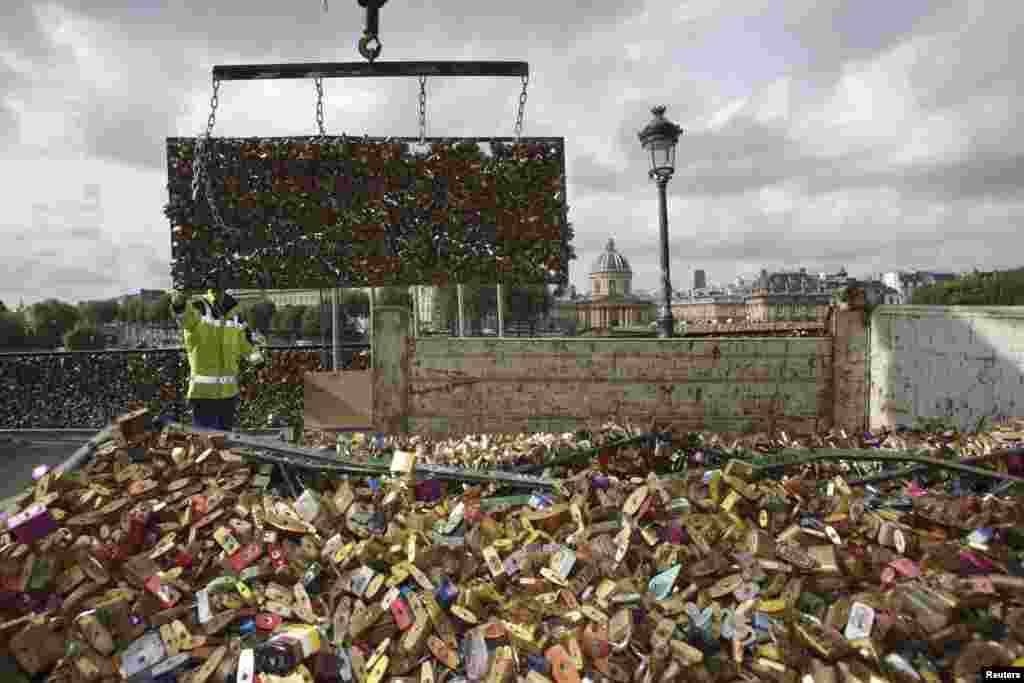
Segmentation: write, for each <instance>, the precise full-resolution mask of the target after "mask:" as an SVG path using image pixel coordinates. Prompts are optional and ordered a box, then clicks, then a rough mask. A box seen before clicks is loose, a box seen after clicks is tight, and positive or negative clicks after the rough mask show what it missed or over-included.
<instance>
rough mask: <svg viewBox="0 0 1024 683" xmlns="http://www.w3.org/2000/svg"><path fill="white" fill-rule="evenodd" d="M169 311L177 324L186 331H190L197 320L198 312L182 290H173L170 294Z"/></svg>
mask: <svg viewBox="0 0 1024 683" xmlns="http://www.w3.org/2000/svg"><path fill="white" fill-rule="evenodd" d="M171 313H172V314H173V315H174V320H175V321H176V322H177V323H178V325H179V326H180V327H181V328H182V329H184V330H186V331H187V332H191V331H192V330H193V329H194V328H195V326H196V323H197V322H198V321H199V313H198V312H196V309H195V307H194V306H192V305H191V303H190V302H189V300H188V297H187V296H185V293H184V292H175V293H174V294H173V295H172V296H171Z"/></svg>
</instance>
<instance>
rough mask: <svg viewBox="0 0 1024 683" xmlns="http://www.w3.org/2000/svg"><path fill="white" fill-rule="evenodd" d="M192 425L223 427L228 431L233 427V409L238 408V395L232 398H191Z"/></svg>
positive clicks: (209, 427) (210, 427)
mask: <svg viewBox="0 0 1024 683" xmlns="http://www.w3.org/2000/svg"><path fill="white" fill-rule="evenodd" d="M189 404H191V406H192V426H194V427H204V428H206V429H223V430H224V431H230V430H232V429H234V427H235V411H236V409H237V408H238V397H237V396H234V397H232V398H193V399H190V400H189Z"/></svg>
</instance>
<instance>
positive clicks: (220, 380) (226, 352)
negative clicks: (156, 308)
mask: <svg viewBox="0 0 1024 683" xmlns="http://www.w3.org/2000/svg"><path fill="white" fill-rule="evenodd" d="M236 306H237V302H236V301H235V300H234V299H233V298H231V297H227V298H226V303H225V306H224V307H225V308H226V309H227V310H226V311H225V312H223V314H221V312H220V311H217V310H216V308H215V307H214V306H213V305H212V304H211V303H210V302H209V301H207V300H206V299H203V298H195V299H192V300H191V301H188V302H187V303H186V304H185V305H184V307H183V308H181V309H175V308H174V306H173V304H172V312H173V313H174V317H175V320H177V321H178V325H180V326H181V329H182V336H183V337H184V342H185V353H186V354H187V355H188V365H189V368H190V371H191V374H190V377H189V383H188V398H189V399H194V398H199V399H203V398H232V397H234V396H237V395H238V361H239V359H240V358H241V357H242V356H243V355H248V354H250V353H252V352H253V351H254V350H256V345H255V343H254V341H255V339H254V337H253V335H252V333H251V331H250V330H249V327H248V325H246V324H245V323H244V322H242V321H241V320H239V319H238V316H237V315H232V312H233V311H234V309H235V307H236Z"/></svg>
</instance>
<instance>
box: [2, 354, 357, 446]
mask: <svg viewBox="0 0 1024 683" xmlns="http://www.w3.org/2000/svg"><path fill="white" fill-rule="evenodd" d="M369 348H370V345H369V344H345V345H342V350H343V354H342V360H343V364H342V368H340V369H345V368H346V367H349V366H350V365H351V363H352V362H353V361H354V360H355V359H356V357H357V354H358V353H359V352H361V351H369ZM267 350H268V352H269V355H270V358H268V359H267V361H266V363H265V364H264V367H270V368H274V367H277V366H280V367H285V368H288V367H289V360H291V359H294V358H295V357H296V356H297V357H298V358H299V359H300V360H303V362H304V365H305V366H306V367H312V368H313V369H315V370H323V369H326V368H328V367H330V366H329V358H330V346H329V345H326V346H325V345H322V344H319V345H312V346H302V347H295V346H269V347H267ZM259 369H260V368H259V366H253V365H251V364H249V363H247V362H245V361H243V362H242V364H241V367H240V369H239V389H240V391H241V392H244V391H245V390H246V388H247V387H248V386H252V385H254V384H256V383H258V381H259ZM188 374H189V373H188V359H187V358H186V356H185V351H184V349H182V348H180V347H169V348H158V349H109V350H92V351H30V352H2V353H0V428H2V429H19V430H21V429H69V428H74V429H90V428H91V429H93V430H95V429H100V428H102V427H103V426H104V425H107V424H109V423H110V422H111V421H112V420H113V419H114V418H116V417H117V416H119V415H122V414H124V413H125V412H128V411H129V410H132V409H133V408H135V407H140V406H143V405H145V406H146V407H150V408H151V409H155V410H157V411H158V412H160V413H162V414H167V415H170V416H173V417H174V418H175V419H178V420H182V419H185V418H184V416H185V415H186V414H187V413H188V412H189V408H188V402H187V399H186V394H187V390H188ZM260 393H266V394H267V395H268V396H270V397H271V398H269V399H268V400H264V401H261V403H260V408H261V411H265V412H272V413H274V414H276V415H290V414H293V413H295V411H296V406H295V405H294V404H295V402H296V396H297V399H298V401H299V402H300V403H301V397H302V384H301V380H300V381H298V382H297V383H292V384H291V385H290V386H289V387H288V390H287V391H283V392H282V390H281V389H280V388H279V387H275V391H273V392H260ZM278 404H280V405H278ZM298 410H299V412H300V413H301V405H300V406H298ZM241 417H242V420H241V424H240V427H257V426H258V427H264V426H266V425H265V424H263V423H262V422H260V423H259V424H256V422H258V420H257V418H256V417H255V416H254V415H252V414H249V413H247V412H246V411H245V410H244V409H243V410H242V413H241Z"/></svg>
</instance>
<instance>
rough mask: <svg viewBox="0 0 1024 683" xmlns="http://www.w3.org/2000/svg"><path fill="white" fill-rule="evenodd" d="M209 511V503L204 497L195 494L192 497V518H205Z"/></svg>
mask: <svg viewBox="0 0 1024 683" xmlns="http://www.w3.org/2000/svg"><path fill="white" fill-rule="evenodd" d="M209 511H210V501H209V500H208V499H207V497H206V496H203V495H200V494H196V495H194V496H192V518H193V519H199V518H200V517H205V516H206V513H208V512H209Z"/></svg>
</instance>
